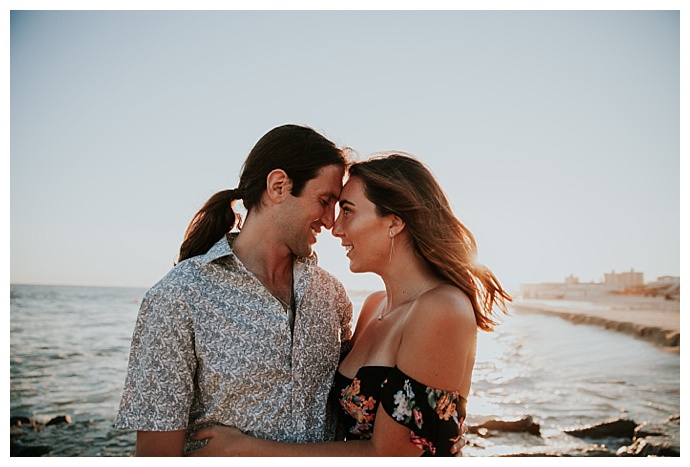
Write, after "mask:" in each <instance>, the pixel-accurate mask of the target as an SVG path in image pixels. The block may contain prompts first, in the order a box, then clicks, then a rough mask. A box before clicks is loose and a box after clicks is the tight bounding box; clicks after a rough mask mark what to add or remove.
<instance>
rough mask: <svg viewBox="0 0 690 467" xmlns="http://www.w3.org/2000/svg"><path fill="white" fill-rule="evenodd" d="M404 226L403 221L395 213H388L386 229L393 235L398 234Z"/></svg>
mask: <svg viewBox="0 0 690 467" xmlns="http://www.w3.org/2000/svg"><path fill="white" fill-rule="evenodd" d="M404 228H405V221H403V220H402V219H401V218H400V217H398V216H396V215H395V214H391V215H390V223H389V226H388V231H389V232H392V233H393V236H396V235H398V234H399V233H400V232H402V231H403V229H404Z"/></svg>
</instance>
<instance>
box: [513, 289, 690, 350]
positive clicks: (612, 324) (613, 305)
mask: <svg viewBox="0 0 690 467" xmlns="http://www.w3.org/2000/svg"><path fill="white" fill-rule="evenodd" d="M512 308H513V309H514V310H515V312H516V313H544V314H549V315H554V316H559V317H561V318H564V319H567V320H570V321H572V322H574V323H577V324H591V325H597V326H603V327H605V328H607V329H610V330H613V331H617V332H623V333H626V334H630V335H632V336H635V337H637V338H639V339H642V340H645V341H649V342H651V343H653V344H655V345H658V346H660V347H662V348H664V349H665V350H669V351H676V352H677V351H680V301H678V300H666V299H664V298H663V297H641V296H634V295H612V294H607V295H600V296H595V297H586V298H581V299H568V300H539V299H516V300H515V301H514V302H513V304H512Z"/></svg>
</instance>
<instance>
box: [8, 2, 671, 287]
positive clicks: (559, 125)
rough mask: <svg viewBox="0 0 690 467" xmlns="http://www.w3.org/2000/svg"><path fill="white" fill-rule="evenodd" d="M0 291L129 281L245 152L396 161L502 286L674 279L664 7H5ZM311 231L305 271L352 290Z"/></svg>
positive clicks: (338, 254) (332, 250)
mask: <svg viewBox="0 0 690 467" xmlns="http://www.w3.org/2000/svg"><path fill="white" fill-rule="evenodd" d="M10 32H11V35H10V64H11V74H10V94H11V95H10V98H11V109H10V120H11V128H10V137H11V143H10V151H11V153H10V171H11V172H10V181H11V188H10V208H11V211H10V234H11V242H10V253H11V256H10V280H11V282H12V283H41V284H71V285H113V286H136V287H149V286H151V285H153V283H155V282H156V281H157V280H158V279H160V278H161V277H162V276H163V275H164V274H165V273H166V272H167V271H168V270H169V269H170V267H171V266H172V263H173V261H174V259H175V256H176V254H177V251H178V248H179V245H180V242H181V240H182V236H183V234H184V231H185V228H186V226H187V224H188V222H189V220H190V219H191V217H192V216H193V214H194V213H195V212H196V211H197V209H198V208H199V207H200V206H201V205H202V204H203V202H204V201H206V199H207V198H208V197H209V196H211V195H212V194H213V193H215V192H216V191H219V190H222V189H226V188H234V187H236V186H237V182H238V179H239V172H240V169H241V165H242V163H243V161H244V159H245V157H246V155H247V154H248V152H249V150H250V149H251V147H252V146H253V145H254V143H255V142H256V141H257V140H258V139H259V138H260V137H261V136H262V135H263V134H264V133H265V132H266V131H268V130H270V129H271V128H273V127H275V126H278V125H281V124H284V123H298V124H305V125H308V126H311V127H313V128H315V129H317V130H319V131H320V132H322V133H323V134H325V135H326V136H327V137H329V138H331V139H332V140H333V141H335V142H336V144H338V145H341V146H350V147H352V148H353V149H355V150H356V151H357V152H358V154H359V155H360V156H361V157H365V156H366V155H367V154H368V153H371V152H375V151H382V150H401V151H406V152H409V153H412V154H414V155H416V156H417V157H418V158H419V159H421V160H422V161H423V162H424V163H426V164H427V165H428V166H429V167H430V168H431V169H432V171H433V172H434V173H435V174H436V176H437V177H438V179H439V181H440V183H441V185H442V186H443V187H444V189H445V190H446V192H447V194H448V196H449V198H450V200H451V202H452V204H453V207H454V209H455V211H456V214H457V215H458V217H459V218H460V219H461V220H462V221H463V222H464V223H465V224H466V225H467V226H468V227H469V228H470V230H472V232H473V233H474V234H475V236H476V238H477V241H478V244H479V259H480V261H481V262H483V263H485V264H486V265H487V266H489V267H490V268H492V269H493V270H494V272H495V273H496V274H497V276H498V277H499V279H500V280H501V281H502V282H504V283H505V284H506V285H507V286H508V287H511V288H515V287H517V286H518V285H519V284H521V283H532V282H556V281H562V280H563V279H564V278H565V277H566V276H567V275H569V274H574V275H575V276H577V277H579V278H580V280H581V281H592V280H594V281H599V280H602V278H603V274H604V273H605V272H610V271H611V270H615V271H617V272H621V271H627V270H630V269H631V268H634V269H635V270H636V271H642V272H643V273H644V274H645V280H647V281H649V280H654V279H655V278H656V277H657V276H661V275H680V15H679V12H678V11H647V10H643V11H615V10H614V11H596V10H593V11H13V12H12V13H11V21H10ZM339 244H340V242H339V240H337V239H334V238H332V237H331V235H330V233H329V232H325V231H324V233H322V234H321V236H320V237H319V241H318V243H317V246H316V251H317V253H318V254H319V258H320V264H321V265H322V266H323V267H325V268H326V269H328V270H329V271H331V272H333V273H334V274H335V275H336V276H338V277H339V278H341V279H342V280H343V282H344V283H345V284H346V286H348V287H350V288H353V289H369V288H378V287H379V282H378V279H376V278H374V277H373V276H370V275H354V274H352V273H350V272H349V270H348V267H347V258H346V257H345V255H344V251H343V250H342V248H341V247H340V246H339Z"/></svg>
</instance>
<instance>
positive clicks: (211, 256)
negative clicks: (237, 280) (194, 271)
mask: <svg viewBox="0 0 690 467" xmlns="http://www.w3.org/2000/svg"><path fill="white" fill-rule="evenodd" d="M235 238H237V233H234V232H233V233H228V234H227V235H224V236H223V238H221V239H220V240H218V241H217V242H216V243H215V245H213V246H212V247H211V249H210V250H208V251H207V252H206V253H205V254H203V255H201V257H200V258H199V259H200V260H201V263H202V264H203V265H204V266H206V265H207V264H209V263H212V262H213V261H215V260H217V259H220V258H224V257H226V256H230V257H232V259H233V260H234V261H236V262H237V263H241V261H240V260H239V258H238V257H237V256H235V252H234V251H232V243H233V242H234V241H235ZM318 262H319V261H318V257H317V256H316V252H314V253H312V254H311V256H308V257H298V258H297V260H296V263H300V264H304V265H305V266H306V267H313V266H316V265H318Z"/></svg>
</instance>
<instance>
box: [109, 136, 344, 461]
mask: <svg viewBox="0 0 690 467" xmlns="http://www.w3.org/2000/svg"><path fill="white" fill-rule="evenodd" d="M346 165H347V160H346V157H345V155H344V153H343V151H342V150H340V149H338V148H337V147H336V146H335V145H334V144H333V143H332V142H331V141H329V140H327V139H326V138H324V137H323V136H321V135H320V134H318V133H317V132H315V131H314V130H312V129H310V128H306V127H301V126H296V125H285V126H282V127H278V128H274V129H273V130H271V131H270V132H268V133H267V134H266V135H264V136H263V137H262V138H261V139H260V140H259V142H257V144H256V145H255V147H254V148H253V149H252V151H251V152H250V154H249V156H248V158H247V160H246V161H245V164H244V166H243V171H242V175H241V177H240V184H239V187H238V188H237V189H236V190H225V191H222V192H220V193H217V194H216V195H214V196H213V197H211V199H209V201H208V202H207V203H206V204H205V205H204V206H203V207H202V209H201V210H200V211H199V212H198V213H197V214H196V215H195V217H194V219H193V220H192V222H191V223H190V226H189V228H188V230H187V234H186V236H185V240H184V242H183V244H182V247H181V248H180V257H179V260H180V262H179V263H178V264H177V265H176V266H175V267H174V268H173V269H172V270H171V271H170V272H169V273H168V274H167V275H166V276H165V277H164V278H163V279H161V281H159V282H158V283H157V284H156V285H154V286H153V287H152V288H151V289H150V290H149V291H148V292H147V294H146V297H145V298H144V300H143V301H142V305H141V309H140V312H139V317H138V319H137V323H136V326H135V330H134V335H133V338H132V347H131V352H130V360H129V368H128V372H127V379H126V382H125V389H124V392H123V396H122V402H121V406H120V411H119V413H118V416H117V420H116V424H115V426H116V427H117V428H121V429H130V430H137V445H136V455H137V456H147V455H152V456H164V455H182V454H183V453H184V452H185V451H186V450H188V449H190V443H189V441H188V434H189V433H191V432H193V431H195V430H196V429H197V428H199V427H201V426H204V425H209V424H218V423H220V424H226V425H231V426H235V427H237V428H239V429H241V430H243V431H247V432H248V433H251V434H253V435H255V436H259V437H264V438H270V439H274V440H280V441H292V442H311V441H323V440H327V439H332V437H333V436H334V429H335V427H334V424H333V423H332V421H331V420H330V417H328V416H327V398H328V392H329V390H330V387H331V384H332V381H333V375H334V372H335V370H336V367H337V365H338V362H339V360H340V355H341V351H342V349H345V348H346V347H347V345H348V342H349V339H350V337H351V321H352V304H351V303H350V301H349V299H348V298H347V295H346V293H345V289H344V287H343V285H342V284H341V283H340V282H339V281H337V280H336V279H335V278H334V277H332V276H331V275H330V274H328V273H327V272H326V271H324V270H323V269H321V268H319V267H318V266H317V264H316V257H315V255H314V254H313V246H314V244H315V243H316V236H317V235H318V234H319V233H320V231H321V229H322V228H326V229H330V228H331V227H332V225H333V223H334V220H335V205H336V203H337V200H338V196H339V194H340V190H341V188H342V181H343V176H344V173H345V167H346ZM237 199H242V201H243V203H244V205H245V208H246V209H247V217H246V220H245V222H244V224H243V225H241V229H240V231H239V233H237V234H229V232H230V231H231V230H232V229H233V228H234V227H235V226H236V223H238V222H239V221H240V219H239V216H237V215H236V214H235V211H234V208H233V204H234V202H235V200H237ZM240 224H241V223H240Z"/></svg>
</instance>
